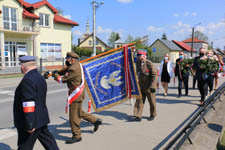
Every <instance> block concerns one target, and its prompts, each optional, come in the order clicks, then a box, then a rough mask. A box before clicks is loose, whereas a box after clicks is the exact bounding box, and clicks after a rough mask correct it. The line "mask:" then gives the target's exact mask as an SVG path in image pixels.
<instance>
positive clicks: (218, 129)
mask: <svg viewBox="0 0 225 150" xmlns="http://www.w3.org/2000/svg"><path fill="white" fill-rule="evenodd" d="M208 128H210V129H211V130H214V131H216V132H221V131H222V128H223V127H222V126H221V125H218V124H214V123H209V124H208Z"/></svg>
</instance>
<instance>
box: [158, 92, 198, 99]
mask: <svg viewBox="0 0 225 150" xmlns="http://www.w3.org/2000/svg"><path fill="white" fill-rule="evenodd" d="M156 96H163V97H164V95H163V93H157V94H156ZM177 96H178V94H174V93H168V95H167V96H166V97H175V98H177ZM182 97H200V95H188V96H185V95H184V94H183V95H182V96H181V98H182Z"/></svg>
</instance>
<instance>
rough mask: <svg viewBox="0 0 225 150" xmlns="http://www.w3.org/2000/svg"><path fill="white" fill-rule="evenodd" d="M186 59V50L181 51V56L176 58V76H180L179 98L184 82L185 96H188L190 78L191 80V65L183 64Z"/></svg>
mask: <svg viewBox="0 0 225 150" xmlns="http://www.w3.org/2000/svg"><path fill="white" fill-rule="evenodd" d="M183 60H184V52H183V51H181V52H179V58H178V59H177V60H176V67H175V76H176V77H178V96H177V97H178V98H179V97H181V95H182V92H181V91H182V85H183V83H184V88H185V96H188V80H189V66H183V67H182V66H181V62H182V61H183Z"/></svg>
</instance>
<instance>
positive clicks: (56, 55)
mask: <svg viewBox="0 0 225 150" xmlns="http://www.w3.org/2000/svg"><path fill="white" fill-rule="evenodd" d="M41 58H42V59H43V60H46V61H57V60H61V58H62V46H61V44H54V43H41Z"/></svg>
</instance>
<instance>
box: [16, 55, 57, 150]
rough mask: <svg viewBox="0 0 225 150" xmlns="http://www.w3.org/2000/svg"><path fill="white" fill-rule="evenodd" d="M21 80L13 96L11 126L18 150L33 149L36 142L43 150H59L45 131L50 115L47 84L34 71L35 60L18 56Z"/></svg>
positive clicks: (46, 130) (30, 57) (52, 138)
mask: <svg viewBox="0 0 225 150" xmlns="http://www.w3.org/2000/svg"><path fill="white" fill-rule="evenodd" d="M19 60H20V63H21V72H22V73H23V74H24V77H23V79H22V81H21V82H20V84H19V85H18V86H17V88H16V91H15V97H14V105H13V114H14V125H15V127H16V128H17V131H18V150H32V149H33V147H34V144H35V142H36V140H37V139H38V140H39V141H40V142H41V144H42V145H43V146H44V148H45V149H46V150H59V148H58V146H57V144H56V141H55V139H54V137H53V136H52V134H51V133H50V132H49V131H48V123H49V122H50V121H49V115H48V109H47V106H46V93H47V84H46V81H45V79H44V78H43V77H42V75H41V74H40V73H39V72H38V71H37V67H36V63H35V57H34V56H23V57H20V59H19Z"/></svg>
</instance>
